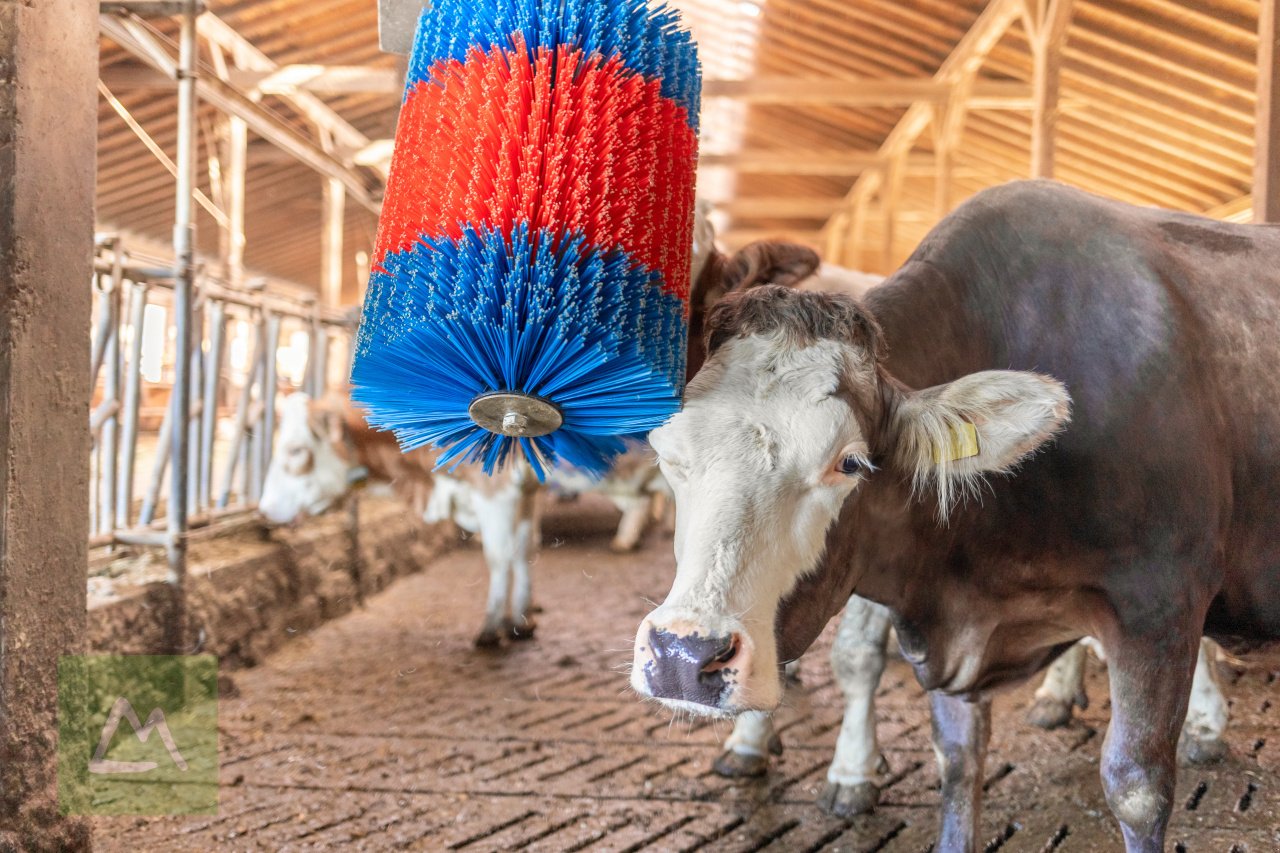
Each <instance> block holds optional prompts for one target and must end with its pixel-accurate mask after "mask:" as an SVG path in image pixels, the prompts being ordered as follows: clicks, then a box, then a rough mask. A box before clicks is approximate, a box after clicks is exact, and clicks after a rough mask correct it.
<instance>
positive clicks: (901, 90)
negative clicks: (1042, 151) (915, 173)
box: [702, 77, 1032, 110]
mask: <svg viewBox="0 0 1280 853" xmlns="http://www.w3.org/2000/svg"><path fill="white" fill-rule="evenodd" d="M952 89H953V85H952V84H951V83H949V82H947V81H943V80H938V79H936V78H930V77H918V78H917V77H891V78H884V79H875V80H871V79H864V80H839V79H832V78H817V77H754V78H749V79H745V80H724V79H719V80H704V81H703V83H702V96H703V97H704V98H732V99H733V100H738V101H744V102H746V103H750V104H782V105H787V106H791V105H797V104H805V105H808V104H822V105H824V106H841V107H897V106H909V105H911V104H914V103H917V102H921V101H927V102H930V103H938V102H945V101H947V100H949V99H951V97H952ZM969 97H970V99H971V101H972V102H974V103H976V104H977V105H978V106H976V107H975V108H976V109H986V110H998V109H1026V108H1027V107H1028V105H1029V104H1030V103H1031V98H1032V91H1031V87H1030V86H1028V85H1026V84H1025V83H1019V82H1005V81H1000V80H982V81H979V82H977V83H976V84H975V85H974V87H973V91H972V92H971V93H970V95H969Z"/></svg>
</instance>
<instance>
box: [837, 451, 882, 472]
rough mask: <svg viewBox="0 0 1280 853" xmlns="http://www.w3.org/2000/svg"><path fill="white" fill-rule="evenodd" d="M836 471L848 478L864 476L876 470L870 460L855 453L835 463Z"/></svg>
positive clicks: (846, 455)
mask: <svg viewBox="0 0 1280 853" xmlns="http://www.w3.org/2000/svg"><path fill="white" fill-rule="evenodd" d="M836 470H837V471H839V472H840V473H841V474H844V475H846V476H849V477H853V476H865V475H867V474H870V473H871V472H872V471H875V470H876V466H874V465H872V464H871V462H870V460H868V459H867V458H865V457H863V456H859V455H858V454H856V453H848V454H845V455H844V456H842V457H840V460H839V461H838V462H836Z"/></svg>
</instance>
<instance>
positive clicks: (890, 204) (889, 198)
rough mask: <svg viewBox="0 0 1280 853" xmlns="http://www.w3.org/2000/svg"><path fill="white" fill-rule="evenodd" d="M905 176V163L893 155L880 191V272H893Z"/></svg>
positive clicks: (884, 273) (886, 168)
mask: <svg viewBox="0 0 1280 853" xmlns="http://www.w3.org/2000/svg"><path fill="white" fill-rule="evenodd" d="M905 178H906V168H905V164H904V163H903V162H902V158H901V157H893V158H891V159H890V160H889V164H888V165H887V166H886V167H885V177H884V188H883V190H882V191H881V193H880V206H881V214H882V215H883V216H884V226H883V228H884V247H883V250H882V252H881V255H880V272H881V274H883V275H888V274H889V273H891V272H893V265H894V263H893V262H894V257H895V255H894V242H895V240H896V239H897V236H898V235H897V225H898V203H899V201H901V199H902V181H903V180H904V179H905Z"/></svg>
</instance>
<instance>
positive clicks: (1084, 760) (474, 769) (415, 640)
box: [96, 500, 1280, 853]
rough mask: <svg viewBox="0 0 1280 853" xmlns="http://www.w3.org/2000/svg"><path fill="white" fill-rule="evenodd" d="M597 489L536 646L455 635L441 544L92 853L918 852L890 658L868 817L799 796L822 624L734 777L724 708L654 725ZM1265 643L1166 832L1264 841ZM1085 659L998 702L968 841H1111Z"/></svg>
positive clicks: (922, 832) (1271, 676) (647, 557)
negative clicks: (196, 771) (1036, 694)
mask: <svg viewBox="0 0 1280 853" xmlns="http://www.w3.org/2000/svg"><path fill="white" fill-rule="evenodd" d="M612 518H613V516H612V515H611V513H610V512H609V511H608V510H607V509H602V508H601V507H600V506H599V505H598V504H595V503H591V502H590V501H587V500H584V507H578V508H571V507H561V508H557V509H556V510H555V511H554V512H553V516H552V518H550V519H549V520H548V529H547V542H548V543H549V547H547V548H546V549H545V550H544V552H543V554H542V556H541V557H540V559H539V561H538V564H537V568H536V579H535V594H536V596H537V599H538V601H540V602H541V603H542V604H543V606H544V608H545V612H544V613H543V614H542V615H541V617H540V620H541V624H540V626H539V629H538V639H537V640H536V641H534V642H531V643H526V644H522V645H516V646H512V647H509V648H506V649H504V650H503V651H501V652H497V653H493V652H489V653H482V652H477V651H474V650H473V649H472V648H471V644H470V639H471V636H472V633H473V632H474V631H475V630H476V629H477V627H478V622H479V620H478V615H479V613H480V611H481V607H482V601H483V596H484V589H485V580H486V579H485V577H484V574H483V571H482V569H481V557H480V553H479V550H478V548H475V547H474V546H469V547H464V548H461V549H459V550H457V551H455V552H453V553H452V554H450V555H448V556H446V557H445V558H444V559H443V560H441V561H439V562H438V563H436V564H433V565H432V566H430V567H429V568H428V569H427V571H425V572H424V573H423V574H421V575H418V576H415V577H412V578H408V579H406V580H403V581H401V582H400V583H398V584H397V585H396V586H395V587H394V588H393V589H392V590H390V591H389V592H385V593H383V594H381V595H379V596H377V597H375V598H374V599H372V600H371V601H370V602H369V603H368V606H367V607H366V609H364V610H363V611H360V612H357V613H354V614H351V615H349V616H347V617H344V618H342V619H339V620H337V621H336V622H333V623H330V624H328V625H326V626H325V627H323V628H321V629H320V630H318V631H316V632H314V633H312V634H310V635H304V636H299V637H298V638H297V639H295V640H294V641H293V643H292V645H290V646H289V647H288V648H286V649H285V650H283V651H282V652H281V653H279V654H277V655H275V656H274V657H273V658H272V659H271V660H269V661H268V662H267V664H265V665H264V666H262V667H259V668H257V669H254V670H247V671H242V672H238V673H235V674H234V675H233V678H234V680H235V682H236V684H237V686H238V689H239V696H238V697H235V698H229V699H227V700H225V701H224V702H223V705H222V718H221V727H222V741H221V742H222V751H223V760H224V763H223V768H222V780H223V785H224V787H223V790H222V806H221V811H220V814H219V815H218V816H217V817H199V818H163V819H143V818H111V819H106V818H101V819H98V820H97V822H96V838H97V845H98V847H99V849H102V850H129V851H134V850H164V851H177V850H198V851H209V850H307V849H326V848H333V849H343V850H400V849H405V850H464V851H490V850H528V851H577V850H590V851H604V850H607V851H638V850H660V851H693V850H705V851H732V853H747V852H748V851H765V850H767V851H818V850H831V851H835V850H848V851H881V850H884V851H912V853H915V851H921V850H925V849H927V848H928V847H929V845H930V844H931V842H932V838H933V829H934V813H935V808H936V805H937V799H938V795H937V790H936V789H937V775H936V772H935V770H934V766H933V755H932V750H931V747H930V745H929V725H928V716H927V712H926V707H925V702H924V699H923V696H922V693H921V691H920V689H919V688H918V687H917V686H916V684H915V681H914V678H913V676H912V675H911V672H910V670H909V668H908V667H907V666H906V665H905V664H903V663H901V662H898V661H895V662H892V663H891V664H890V665H889V667H888V669H887V670H886V672H885V676H884V680H883V682H882V685H881V690H880V694H879V699H878V701H879V714H880V735H881V740H882V743H883V745H884V747H885V749H886V752H887V755H888V758H889V763H890V765H891V769H890V773H889V775H888V777H887V779H886V789H885V791H884V794H883V796H882V804H881V807H880V809H879V810H878V811H877V813H876V814H874V815H871V816H869V817H865V818H860V819H857V820H855V821H851V822H845V821H840V820H837V819H834V818H831V817H828V816H826V815H824V814H823V813H822V812H820V811H819V810H818V809H817V807H816V806H815V805H814V800H815V798H816V796H817V794H818V792H819V791H820V790H821V788H822V785H823V783H824V781H825V774H826V766H827V763H828V761H829V760H830V758H831V749H832V747H833V745H834V742H835V737H836V734H837V731H838V728H839V724H840V713H841V705H840V698H839V691H838V688H837V687H836V685H835V684H834V682H833V680H832V677H831V673H830V668H829V666H828V665H827V662H826V655H827V649H828V645H827V644H828V643H829V636H828V637H824V639H823V640H822V641H820V643H819V646H818V647H817V648H815V650H814V651H813V652H811V653H810V655H809V656H808V658H806V660H805V662H804V664H803V666H802V679H803V683H802V684H801V685H800V686H798V687H793V688H791V689H790V690H789V692H788V695H787V704H786V707H785V708H784V709H783V710H782V711H781V712H780V714H779V726H780V728H781V730H782V738H783V741H784V743H785V746H786V752H785V753H784V755H783V756H782V757H781V758H780V759H779V760H778V761H777V762H776V765H775V767H774V770H773V772H771V773H770V774H769V775H768V776H767V777H765V778H763V779H759V780H753V781H749V782H732V781H729V780H725V779H721V778H720V777H718V776H716V775H715V774H713V773H712V772H711V771H710V769H709V768H710V764H711V761H712V760H713V759H714V758H715V756H716V755H717V754H718V744H719V743H720V742H721V741H722V740H723V738H724V736H725V735H727V734H728V731H729V728H728V726H727V724H725V723H723V722H714V721H688V720H679V721H674V722H673V721H672V720H671V717H670V715H669V714H667V713H666V712H665V711H662V710H660V709H658V708H657V707H655V706H651V705H644V704H641V703H640V702H638V701H637V700H636V699H635V697H634V696H633V695H632V694H631V693H630V691H629V690H628V689H627V686H626V664H627V661H628V656H629V650H630V646H631V641H632V636H633V634H632V632H633V631H634V630H635V627H636V625H637V624H638V623H639V620H640V618H641V617H642V616H643V615H644V614H645V613H646V612H647V611H648V609H649V608H650V606H651V605H650V604H649V603H648V602H650V601H658V600H661V598H662V597H663V596H664V595H665V593H666V590H667V586H668V584H669V581H670V578H671V574H672V571H673V562H672V558H671V556H670V543H669V541H668V540H666V539H664V538H663V537H662V536H661V534H657V533H654V534H651V536H650V537H649V539H648V541H647V543H646V548H645V549H644V550H642V551H641V552H640V553H638V554H634V555H629V556H618V555H614V554H611V553H609V551H608V549H607V544H608V533H609V524H610V523H611V521H612ZM1278 673H1280V655H1272V656H1264V657H1255V658H1254V659H1251V660H1250V661H1248V662H1247V665H1246V666H1245V667H1244V668H1243V669H1241V670H1239V671H1237V672H1235V673H1233V674H1231V677H1230V678H1228V681H1232V680H1233V681H1234V683H1233V684H1230V686H1229V687H1228V692H1229V695H1230V697H1231V700H1232V724H1231V726H1232V727H1231V731H1230V734H1229V740H1230V743H1231V747H1232V751H1233V754H1232V757H1231V759H1230V760H1229V761H1228V762H1227V763H1225V764H1223V765H1221V766H1219V767H1216V768H1213V769H1210V770H1195V771H1184V772H1183V773H1182V776H1181V783H1180V786H1179V791H1178V799H1177V802H1178V803H1179V804H1180V805H1179V807H1178V808H1177V810H1176V813H1175V815H1174V819H1173V823H1172V830H1171V833H1170V847H1171V848H1172V847H1173V846H1174V844H1180V845H1182V847H1181V848H1178V849H1184V850H1186V851H1224V853H1225V851H1230V850H1236V851H1273V850H1276V849H1280V802H1278V801H1277V795H1278V794H1280V710H1277V709H1276V708H1273V707H1272V705H1273V697H1275V696H1276V695H1277V686H1276V684H1275V681H1276V676H1277V674H1278ZM1105 678H1106V677H1105V673H1104V672H1103V670H1102V669H1101V668H1100V667H1099V666H1098V665H1096V664H1092V665H1091V669H1090V673H1089V689H1090V695H1091V697H1092V698H1093V702H1092V704H1091V707H1090V709H1089V710H1088V711H1085V712H1083V713H1082V715H1081V719H1080V720H1078V721H1076V722H1075V723H1073V724H1072V725H1071V726H1070V727H1069V728H1066V729H1063V730H1060V731H1057V732H1049V733H1046V732H1040V731H1037V730H1033V729H1030V728H1029V727H1028V726H1026V725H1025V724H1024V723H1023V722H1022V714H1023V709H1024V707H1025V706H1026V703H1027V701H1028V697H1029V695H1030V688H1024V689H1021V690H1019V691H1016V692H1014V693H1012V694H1010V695H1007V696H1002V697H1000V698H999V700H998V701H997V706H996V707H997V717H996V721H995V724H994V736H993V739H992V753H991V756H990V758H989V760H988V764H987V774H988V775H987V782H986V787H987V805H986V812H985V816H984V821H983V825H982V826H983V836H984V837H985V838H987V839H988V841H987V843H986V850H988V851H995V850H1000V851H1094V850H1112V849H1118V848H1119V846H1120V839H1119V832H1118V829H1117V828H1116V827H1115V825H1114V824H1113V822H1112V820H1111V818H1110V815H1109V813H1108V811H1107V809H1106V806H1105V803H1104V801H1103V798H1102V791H1101V785H1100V783H1099V781H1098V776H1097V773H1098V751H1099V749H1100V747H1101V742H1102V734H1103V732H1105V728H1106V716H1107V711H1106V705H1107V703H1106V701H1105V699H1106V680H1105Z"/></svg>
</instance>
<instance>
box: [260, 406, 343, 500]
mask: <svg viewBox="0 0 1280 853" xmlns="http://www.w3.org/2000/svg"><path fill="white" fill-rule="evenodd" d="M349 487H350V485H349V483H348V478H347V464H346V462H344V461H343V460H342V459H341V457H339V455H338V452H337V449H336V448H335V447H334V440H333V438H332V437H331V436H330V435H329V434H328V432H327V430H325V429H324V426H323V424H322V423H321V422H320V420H319V419H317V418H315V417H313V415H312V411H311V399H310V398H309V397H308V396H307V395H306V394H301V393H299V394H290V395H289V396H288V397H286V398H285V401H284V404H283V406H281V411H280V422H279V427H278V431H277V434H276V443H275V449H274V450H273V452H272V454H271V464H270V465H269V466H268V468H267V477H266V481H265V482H264V483H263V486H262V497H261V499H260V500H259V501H258V512H260V513H261V514H262V515H263V516H264V517H266V519H267V520H268V521H270V522H272V523H274V524H291V523H293V522H295V521H298V520H299V519H301V518H303V517H304V516H307V515H319V514H320V513H322V512H324V511H325V510H327V509H329V508H330V507H331V506H333V505H334V504H335V503H336V502H337V501H338V500H339V499H341V498H342V496H343V495H345V494H346V492H347V489H348V488H349Z"/></svg>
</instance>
